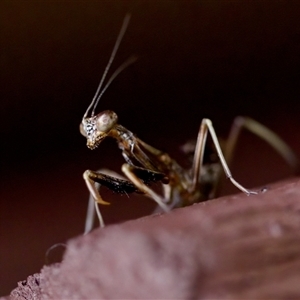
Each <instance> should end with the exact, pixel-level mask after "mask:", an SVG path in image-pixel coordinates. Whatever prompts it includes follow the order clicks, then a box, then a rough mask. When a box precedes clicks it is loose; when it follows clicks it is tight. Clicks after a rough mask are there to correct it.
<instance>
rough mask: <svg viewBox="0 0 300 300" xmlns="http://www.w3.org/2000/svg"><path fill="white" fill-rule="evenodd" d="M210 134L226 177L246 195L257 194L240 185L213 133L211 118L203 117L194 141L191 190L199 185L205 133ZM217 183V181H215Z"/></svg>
mask: <svg viewBox="0 0 300 300" xmlns="http://www.w3.org/2000/svg"><path fill="white" fill-rule="evenodd" d="M208 133H209V134H210V136H211V138H212V141H213V144H214V147H215V149H216V152H217V154H218V157H219V160H220V163H221V166H222V168H223V170H224V173H225V175H226V177H227V178H228V179H229V180H230V181H231V182H232V184H233V185H234V186H236V187H237V188H238V189H239V190H240V191H242V192H243V193H245V194H247V195H251V194H257V192H254V191H251V190H248V189H246V188H245V187H244V186H242V185H241V184H240V183H239V182H237V181H236V180H235V179H234V178H233V176H232V174H231V171H230V169H229V166H228V164H227V162H226V159H225V156H224V154H223V152H222V149H221V146H220V143H219V141H218V138H217V135H216V133H215V130H214V127H213V125H212V122H211V120H209V119H203V120H202V122H201V126H200V130H199V133H198V138H197V143H196V148H195V155H194V161H193V166H192V187H191V191H192V192H194V191H195V190H196V189H197V188H198V185H199V182H200V180H201V176H200V174H201V168H202V167H203V154H204V148H205V145H206V139H207V134H208ZM215 184H216V185H217V182H216V183H215Z"/></svg>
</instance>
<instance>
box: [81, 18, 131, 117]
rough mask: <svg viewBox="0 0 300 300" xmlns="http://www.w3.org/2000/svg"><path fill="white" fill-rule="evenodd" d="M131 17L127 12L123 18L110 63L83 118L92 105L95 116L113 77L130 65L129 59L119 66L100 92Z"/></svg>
mask: <svg viewBox="0 0 300 300" xmlns="http://www.w3.org/2000/svg"><path fill="white" fill-rule="evenodd" d="M130 17H131V15H130V14H127V15H126V16H125V18H124V20H123V24H122V27H121V30H120V32H119V35H118V38H117V40H116V43H115V45H114V48H113V51H112V53H111V56H110V58H109V61H108V63H107V66H106V68H105V70H104V73H103V76H102V78H101V80H100V83H99V85H98V88H97V91H96V93H95V96H94V98H93V100H92V102H91V104H90V105H89V107H88V108H87V110H86V112H85V114H84V116H83V118H86V116H87V114H88V112H89V111H90V109H91V108H92V107H93V111H92V117H93V116H94V111H95V108H96V106H97V104H98V101H99V99H100V97H101V96H102V95H103V92H104V91H105V90H106V89H107V87H108V85H109V84H110V83H111V82H112V80H113V79H114V78H115V77H116V76H117V75H118V74H119V73H120V72H121V71H122V70H123V69H124V68H125V67H127V66H128V65H129V64H128V61H127V63H126V64H125V63H124V64H123V65H122V66H121V67H120V68H118V69H117V71H116V72H115V73H114V74H113V76H112V77H111V79H110V80H109V82H108V84H107V85H106V86H105V88H104V90H103V91H102V93H101V94H100V95H99V92H100V90H101V88H102V85H103V83H104V80H105V78H106V75H107V73H108V71H109V69H110V66H111V64H112V62H113V61H114V58H115V56H116V53H117V51H118V49H119V46H120V44H121V41H122V38H123V36H124V34H125V32H126V29H127V27H128V24H129V21H130ZM132 62H133V61H132ZM132 62H131V63H132ZM124 65H125V66H124ZM98 95H99V96H98Z"/></svg>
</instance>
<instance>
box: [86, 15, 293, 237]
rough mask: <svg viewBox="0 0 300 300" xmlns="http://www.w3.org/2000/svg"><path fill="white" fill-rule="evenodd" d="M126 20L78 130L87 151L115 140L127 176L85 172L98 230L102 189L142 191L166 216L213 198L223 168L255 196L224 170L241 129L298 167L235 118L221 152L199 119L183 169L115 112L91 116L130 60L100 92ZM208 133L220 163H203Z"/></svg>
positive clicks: (260, 131)
mask: <svg viewBox="0 0 300 300" xmlns="http://www.w3.org/2000/svg"><path fill="white" fill-rule="evenodd" d="M128 22H129V16H126V17H125V19H124V22H123V26H122V29H121V31H120V33H119V36H118V39H117V41H116V44H115V47H114V49H113V52H112V55H111V57H110V60H109V63H108V65H107V67H106V69H105V72H104V75H103V77H102V79H101V82H100V84H99V87H98V89H97V92H96V95H95V96H94V99H93V101H92V103H91V104H90V106H89V107H88V109H87V111H86V113H85V115H84V117H83V119H82V123H81V125H80V131H81V133H82V134H83V135H84V136H85V137H86V138H87V146H88V147H89V148H90V149H95V148H97V147H98V146H99V144H100V143H101V142H102V141H103V140H104V139H105V138H106V137H111V138H113V139H115V140H116V141H117V144H118V147H119V148H120V150H121V151H122V155H123V157H124V159H125V161H126V163H125V164H123V165H122V172H123V173H124V175H125V176H126V177H125V178H120V177H119V176H115V174H114V173H113V172H111V171H105V172H103V171H102V172H101V171H91V170H87V171H85V172H84V175H83V177H84V180H85V182H86V184H87V187H88V189H89V191H90V193H91V196H92V198H93V200H94V203H95V208H96V211H97V214H98V218H99V221H100V226H101V227H103V226H104V222H103V220H102V216H101V213H100V210H99V206H98V204H102V205H107V204H109V203H108V202H106V201H104V200H103V199H102V197H101V195H100V192H99V190H100V187H101V185H102V186H106V187H107V188H109V189H111V190H113V191H114V192H116V193H121V194H122V193H125V194H129V193H134V192H135V193H142V194H144V195H146V196H148V197H150V198H151V199H153V200H154V201H155V202H156V203H157V204H158V206H159V207H160V208H161V210H163V211H165V212H167V211H169V210H170V209H172V208H173V207H181V206H185V205H190V204H193V203H196V202H200V201H205V200H207V199H210V198H212V197H214V196H215V194H216V191H217V188H218V183H219V181H220V177H221V171H222V169H223V170H224V172H225V175H226V177H227V178H228V179H229V180H230V181H231V182H232V184H233V185H235V186H236V187H237V188H238V189H239V190H240V191H242V192H244V193H245V194H247V195H251V194H257V192H256V191H251V190H248V189H246V188H245V187H243V186H242V185H241V184H240V183H238V182H237V181H236V180H235V179H234V178H233V176H232V174H231V172H230V169H229V167H228V162H230V160H231V157H232V154H233V152H234V148H235V146H236V143H237V139H238V136H239V134H240V132H241V129H242V128H246V129H248V130H250V131H251V132H253V133H254V134H256V135H258V136H260V137H261V138H262V139H264V140H265V141H267V142H268V143H269V144H271V145H272V146H273V147H274V148H275V149H276V150H277V151H278V152H279V153H280V154H281V155H282V156H283V157H284V158H285V160H286V161H287V162H288V163H289V164H290V165H291V166H292V167H295V166H298V161H297V158H296V156H295V155H294V153H293V151H292V150H291V149H290V148H289V147H288V146H287V145H286V144H285V142H283V141H282V140H281V139H280V138H279V137H278V136H277V135H276V134H275V133H273V132H272V131H271V130H269V129H267V128H266V127H265V126H263V125H261V124H260V123H258V122H256V121H254V120H252V119H250V118H246V117H239V118H236V120H235V122H234V124H233V127H232V129H231V132H230V134H229V138H228V140H227V143H226V146H225V148H224V152H223V150H222V149H221V146H220V144H219V141H218V138H217V136H216V133H215V130H214V127H213V125H212V122H211V121H210V120H209V119H203V120H202V122H201V125H200V129H199V133H198V138H197V142H196V147H195V152H194V158H193V164H192V168H191V169H190V170H185V169H183V168H182V167H181V166H180V165H179V164H178V163H177V162H176V161H175V160H174V159H172V158H171V157H170V156H169V155H168V154H167V153H165V152H162V151H160V150H158V149H156V148H154V147H152V146H150V145H148V144H147V143H145V142H144V141H142V140H141V139H139V138H138V137H136V136H135V135H134V134H133V133H132V132H131V131H129V130H128V129H126V128H125V127H123V126H122V125H120V124H118V117H117V115H116V113H115V112H113V111H110V110H106V111H103V112H101V113H99V114H97V115H95V113H94V111H95V108H96V106H97V104H98V101H99V99H100V97H101V96H102V94H103V93H104V91H105V90H106V89H107V87H108V86H109V84H110V83H111V82H112V80H113V79H114V78H115V77H116V76H117V75H118V74H119V73H120V72H121V71H122V70H123V69H124V68H125V67H126V66H127V65H129V64H130V63H131V62H133V60H134V59H130V60H128V61H127V62H125V64H123V65H122V66H121V67H120V68H119V69H117V71H116V72H115V73H114V74H113V75H112V77H111V78H110V80H109V81H108V83H107V84H106V86H105V87H104V88H103V89H102V91H101V92H100V89H101V87H102V84H103V81H104V79H105V76H106V74H107V72H108V70H109V68H110V65H111V63H112V61H113V59H114V56H115V54H116V51H117V49H118V47H119V44H120V41H121V39H122V37H123V35H124V33H125V30H126V27H127V25H128ZM91 108H93V110H92V113H91V115H90V116H89V117H88V113H89V110H90V109H91ZM208 133H209V134H210V136H211V139H212V142H213V145H214V148H215V150H216V153H217V155H218V157H219V161H220V163H209V164H203V155H204V149H205V145H206V139H207V134H208ZM155 182H161V183H162V185H163V195H162V196H161V195H159V194H157V193H156V192H155V191H154V190H153V189H151V188H150V185H151V183H155ZM99 185H100V186H99ZM93 200H92V201H93ZM89 215H90V217H89V218H88V219H91V213H89ZM87 222H88V223H87V225H86V232H88V231H90V229H91V226H92V225H91V220H87Z"/></svg>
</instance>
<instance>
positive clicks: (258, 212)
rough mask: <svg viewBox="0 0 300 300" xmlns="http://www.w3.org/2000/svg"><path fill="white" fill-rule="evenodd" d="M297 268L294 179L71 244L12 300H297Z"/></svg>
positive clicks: (299, 232)
mask: <svg viewBox="0 0 300 300" xmlns="http://www.w3.org/2000/svg"><path fill="white" fill-rule="evenodd" d="M299 270H300V181H299V179H293V180H290V181H288V182H285V183H279V184H276V185H273V186H272V187H270V188H269V190H268V191H267V192H265V193H261V194H259V195H257V196H251V197H247V196H245V195H243V194H238V195H233V196H227V197H222V198H219V199H216V200H212V201H208V202H204V203H200V204H197V205H193V206H191V207H186V208H182V209H176V210H174V211H172V212H170V213H169V214H164V215H156V216H150V217H145V218H142V219H138V220H135V221H130V222H126V223H123V224H120V225H113V226H108V227H106V228H105V229H97V230H95V231H93V232H92V233H90V234H88V235H87V236H80V237H78V238H75V239H73V240H70V241H69V242H68V246H67V251H66V254H65V258H64V260H63V262H62V263H61V264H56V265H52V266H47V267H44V268H43V269H42V270H41V273H40V274H35V275H33V276H34V277H32V276H30V277H29V278H28V279H27V281H26V282H25V281H24V282H23V283H19V286H18V288H16V289H15V290H14V291H13V292H12V294H11V295H12V299H25V294H26V299H120V298H126V299H142V298H153V299H163V298H168V299H172V298H182V299H195V298H198V299H199V298H201V299H202V298H204V299H208V298H209V299H217V298H219V299H262V298H264V299H266V298H272V299H291V298H298V299H299V298H300V287H299V280H300V272H299ZM29 286H30V287H29ZM33 293H35V296H33V295H32V294H33ZM20 295H23V298H22V297H20Z"/></svg>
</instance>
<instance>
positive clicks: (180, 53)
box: [0, 0, 300, 295]
mask: <svg viewBox="0 0 300 300" xmlns="http://www.w3.org/2000/svg"><path fill="white" fill-rule="evenodd" d="M299 11H300V2H299V1H240V2H237V1H161V0H160V1H107V2H106V1H101V2H95V1H82V2H74V1H73V2H64V1H57V2H40V3H39V2H12V1H11V2H9V1H7V2H1V7H0V39H1V47H0V70H1V71H0V76H1V81H0V84H1V86H0V95H1V101H0V105H1V110H0V113H1V116H0V122H1V125H0V130H1V147H0V151H1V190H0V191H1V195H0V200H1V202H0V205H1V206H0V245H1V250H0V251H1V252H0V268H1V271H2V272H1V275H0V295H5V294H8V293H9V292H10V290H11V289H12V288H14V287H15V286H16V283H17V281H18V280H23V279H25V278H26V277H27V276H28V275H30V274H32V273H34V272H38V271H39V270H40V268H41V267H42V265H43V264H44V263H45V253H46V251H47V249H48V248H49V247H50V246H52V245H53V244H55V243H59V242H64V241H66V240H67V239H69V238H71V237H74V236H76V235H79V234H81V233H82V231H83V224H84V219H85V211H86V204H87V197H88V192H87V189H86V186H85V184H84V182H83V179H82V173H83V172H84V170H85V169H88V168H90V169H97V168H100V167H108V168H112V169H114V170H117V171H118V170H119V169H120V166H121V164H122V162H123V160H122V157H121V155H120V151H119V150H118V149H117V146H116V144H115V142H114V141H105V142H104V143H103V145H101V147H100V148H99V149H97V150H95V151H90V150H89V149H87V148H86V141H85V139H84V138H83V137H82V136H81V135H80V133H79V123H80V122H81V119H82V116H83V114H84V112H85V110H86V108H87V106H88V105H89V103H90V101H91V99H92V97H93V95H94V92H95V90H96V87H97V85H98V82H99V80H100V77H101V75H102V73H103V71H104V68H105V66H106V63H107V61H108V58H109V56H110V53H111V50H112V47H113V45H114V42H115V39H116V37H117V34H118V32H119V29H120V26H121V23H122V20H123V18H124V16H125V14H126V13H127V12H131V14H132V18H131V22H130V25H129V28H128V30H127V32H126V35H125V37H124V40H123V41H122V45H121V47H120V50H119V52H118V54H117V57H116V60H115V63H114V65H113V68H112V69H116V68H117V67H118V66H119V65H120V64H121V63H122V62H123V61H124V60H125V59H126V58H127V57H129V56H130V55H132V54H137V55H138V56H139V60H138V61H137V62H136V63H135V64H134V65H132V66H131V67H129V68H128V69H126V70H125V71H124V72H123V73H122V74H121V75H120V76H119V77H118V78H117V79H116V80H115V81H114V83H113V84H112V85H111V87H110V88H109V89H108V90H107V92H106V93H105V95H104V97H103V98H102V99H101V101H100V104H99V107H98V112H100V111H101V110H104V109H111V110H114V111H115V112H116V113H117V114H118V116H119V120H120V123H121V124H122V125H124V126H126V127H127V128H129V129H130V130H131V131H133V132H135V133H137V134H138V136H139V137H141V138H142V139H144V140H145V141H146V142H148V143H150V144H152V145H154V146H156V147H157V148H160V149H164V150H166V151H168V152H169V153H171V154H172V155H173V156H174V157H176V158H178V159H179V160H180V161H184V159H183V156H182V154H181V153H180V151H179V146H180V145H181V144H183V143H184V142H185V141H186V140H188V139H192V138H195V137H196V135H197V131H198V128H199V124H200V121H201V119H202V118H203V117H209V118H211V119H212V120H213V122H214V126H215V128H216V131H217V133H218V134H219V135H220V136H222V137H225V138H226V134H227V133H228V130H229V128H230V125H231V122H232V120H233V118H234V117H235V116H237V115H248V116H251V117H253V118H254V119H256V120H258V121H260V122H262V123H263V124H265V125H267V126H268V127H270V128H272V129H273V130H274V131H276V132H277V133H279V134H280V135H281V136H282V137H284V139H285V140H286V141H287V143H288V144H289V145H290V146H291V147H292V148H293V149H294V150H295V152H296V153H300V142H299V139H298V136H299V134H298V131H299V129H300V118H299V106H300V105H299V94H300V93H299V90H300V85H299V83H300V27H299V17H300V16H299ZM232 170H233V173H234V175H235V178H236V179H237V180H238V181H240V182H241V183H242V184H244V185H245V186H247V187H252V186H257V185H262V184H266V183H268V182H272V181H275V180H279V179H281V178H285V177H286V176H288V175H290V174H291V172H290V170H289V168H288V167H287V166H286V165H285V164H284V162H283V161H282V159H281V158H280V157H279V156H278V155H277V154H276V153H274V152H273V151H272V149H271V148H270V147H269V146H267V145H265V144H264V143H263V142H261V141H260V140H259V139H257V138H255V137H253V136H251V135H250V134H247V133H245V134H244V135H243V137H242V139H241V142H240V144H239V148H238V150H237V153H236V158H235V162H234V164H233V166H232ZM226 192H237V190H236V189H234V188H232V187H231V186H230V185H229V186H228V187H227V189H226ZM104 195H106V196H105V199H106V200H107V199H109V200H112V203H113V204H112V205H111V206H110V207H104V208H103V210H102V211H103V215H104V219H105V221H106V223H107V224H109V223H114V222H118V221H122V220H126V219H132V218H137V217H139V216H142V215H147V214H149V213H150V212H151V209H152V207H153V204H152V202H151V201H150V200H146V199H144V198H142V199H140V198H137V197H131V198H130V199H127V198H126V197H115V196H114V195H112V194H111V193H109V192H108V193H104ZM99 267H101V266H99Z"/></svg>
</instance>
